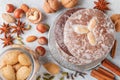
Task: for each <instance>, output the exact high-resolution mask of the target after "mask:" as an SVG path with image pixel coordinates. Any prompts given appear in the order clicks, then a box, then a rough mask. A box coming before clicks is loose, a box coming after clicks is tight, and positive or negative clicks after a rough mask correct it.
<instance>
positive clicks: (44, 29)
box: [36, 23, 49, 33]
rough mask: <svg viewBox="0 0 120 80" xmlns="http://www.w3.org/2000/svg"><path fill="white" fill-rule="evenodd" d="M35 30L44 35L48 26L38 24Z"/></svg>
mask: <svg viewBox="0 0 120 80" xmlns="http://www.w3.org/2000/svg"><path fill="white" fill-rule="evenodd" d="M36 29H37V30H38V31H39V32H41V33H45V32H47V31H48V30H49V26H47V25H45V24H43V23H39V24H38V25H37V27H36Z"/></svg>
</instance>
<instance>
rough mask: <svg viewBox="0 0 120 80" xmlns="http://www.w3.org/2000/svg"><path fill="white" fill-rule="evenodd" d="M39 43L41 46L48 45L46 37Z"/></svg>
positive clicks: (39, 40)
mask: <svg viewBox="0 0 120 80" xmlns="http://www.w3.org/2000/svg"><path fill="white" fill-rule="evenodd" d="M38 43H39V44H41V45H45V44H47V43H48V39H47V38H46V37H40V38H39V39H38Z"/></svg>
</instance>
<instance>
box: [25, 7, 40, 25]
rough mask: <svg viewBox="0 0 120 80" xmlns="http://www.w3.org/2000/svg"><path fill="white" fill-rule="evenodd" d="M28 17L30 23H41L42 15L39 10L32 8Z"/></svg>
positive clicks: (28, 12)
mask: <svg viewBox="0 0 120 80" xmlns="http://www.w3.org/2000/svg"><path fill="white" fill-rule="evenodd" d="M26 17H27V19H28V20H29V21H30V22H32V23H34V24H36V23H39V22H40V21H41V19H42V14H41V12H40V11H39V10H38V9H36V8H30V9H29V10H28V11H27V13H26Z"/></svg>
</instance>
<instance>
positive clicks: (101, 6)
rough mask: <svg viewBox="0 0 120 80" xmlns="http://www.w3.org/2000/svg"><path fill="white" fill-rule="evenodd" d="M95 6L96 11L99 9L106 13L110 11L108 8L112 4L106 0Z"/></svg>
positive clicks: (96, 3)
mask: <svg viewBox="0 0 120 80" xmlns="http://www.w3.org/2000/svg"><path fill="white" fill-rule="evenodd" d="M94 4H95V7H94V9H98V10H101V11H103V12H105V11H106V10H110V9H109V7H108V4H110V3H109V2H107V1H106V0H98V2H96V1H95V2H94Z"/></svg>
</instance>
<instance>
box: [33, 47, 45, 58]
mask: <svg viewBox="0 0 120 80" xmlns="http://www.w3.org/2000/svg"><path fill="white" fill-rule="evenodd" d="M35 51H36V53H37V54H38V55H40V56H44V55H45V53H46V50H45V48H44V47H42V46H38V47H37V48H36V49H35Z"/></svg>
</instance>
